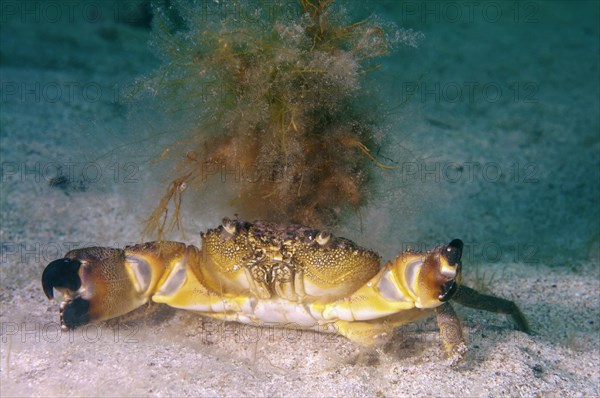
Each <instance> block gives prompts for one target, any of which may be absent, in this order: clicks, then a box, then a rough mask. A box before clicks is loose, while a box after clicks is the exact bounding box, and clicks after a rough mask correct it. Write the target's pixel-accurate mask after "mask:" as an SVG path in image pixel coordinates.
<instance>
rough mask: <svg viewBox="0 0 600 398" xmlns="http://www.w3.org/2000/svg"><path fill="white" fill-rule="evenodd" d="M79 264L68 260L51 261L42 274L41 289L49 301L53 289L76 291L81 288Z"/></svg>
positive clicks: (52, 295) (77, 261) (76, 261)
mask: <svg viewBox="0 0 600 398" xmlns="http://www.w3.org/2000/svg"><path fill="white" fill-rule="evenodd" d="M80 266H81V262H80V261H79V260H74V259H70V258H61V259H60V260H55V261H52V262H51V263H50V264H48V265H47V266H46V269H44V272H43V273H42V287H43V288H44V293H45V294H46V297H48V298H49V299H51V298H53V297H54V291H53V289H54V288H55V287H61V288H67V289H69V290H72V291H76V290H78V289H79V288H80V287H81V279H80V278H79V273H78V271H79V267H80Z"/></svg>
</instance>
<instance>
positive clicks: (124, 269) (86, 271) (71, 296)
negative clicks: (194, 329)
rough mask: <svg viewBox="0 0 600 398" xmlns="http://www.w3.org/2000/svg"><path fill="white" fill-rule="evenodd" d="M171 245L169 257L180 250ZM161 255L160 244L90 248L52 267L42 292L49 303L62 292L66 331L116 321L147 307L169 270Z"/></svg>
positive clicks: (70, 254) (166, 247) (46, 272)
mask: <svg viewBox="0 0 600 398" xmlns="http://www.w3.org/2000/svg"><path fill="white" fill-rule="evenodd" d="M171 246H173V245H163V246H161V247H164V250H163V251H164V252H166V253H171V252H178V251H180V250H181V249H180V248H179V246H176V245H175V246H173V247H171ZM184 247H185V245H184ZM159 251H160V250H158V249H157V245H155V244H146V245H137V246H131V247H127V248H125V250H121V249H112V248H106V247H88V248H85V249H77V250H72V251H70V252H68V253H67V254H66V255H65V258H62V259H59V260H56V261H53V262H51V263H50V264H48V266H47V267H46V269H45V270H44V272H43V274H42V288H43V289H44V293H45V294H46V296H47V297H48V298H50V299H51V298H53V297H54V289H56V290H58V291H59V292H60V293H62V296H63V297H62V302H61V303H60V324H61V327H62V329H64V330H68V329H73V328H76V327H77V326H81V325H84V324H86V323H89V322H93V321H100V320H105V319H110V318H114V317H117V316H120V315H123V314H125V313H127V312H129V311H132V310H134V309H136V308H137V307H139V306H141V305H143V304H144V303H146V302H148V300H149V298H150V296H151V294H152V293H153V292H154V288H155V286H156V284H157V282H158V280H159V278H160V277H161V275H162V271H163V270H164V264H163V262H162V261H161V259H160V255H158V254H157V253H158V252H159Z"/></svg>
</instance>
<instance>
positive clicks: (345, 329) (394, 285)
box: [42, 219, 529, 363]
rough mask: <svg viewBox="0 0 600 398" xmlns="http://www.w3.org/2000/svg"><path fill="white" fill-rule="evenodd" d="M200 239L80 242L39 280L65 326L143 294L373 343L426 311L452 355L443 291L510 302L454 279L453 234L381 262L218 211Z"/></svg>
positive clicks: (117, 311) (344, 244)
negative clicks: (217, 220)
mask: <svg viewBox="0 0 600 398" xmlns="http://www.w3.org/2000/svg"><path fill="white" fill-rule="evenodd" d="M201 236H202V250H199V249H198V248H196V247H195V246H192V245H185V244H184V243H179V242H166V241H161V242H150V243H144V244H140V245H135V246H128V247H126V248H125V249H123V250H121V249H112V248H104V247H89V248H85V249H77V250H72V251H70V252H68V253H67V254H66V255H65V258H63V259H60V260H56V261H53V262H51V263H50V264H48V266H47V267H46V269H45V270H44V272H43V274H42V286H43V289H44V292H45V294H46V296H47V297H48V298H53V296H54V291H53V289H57V290H59V291H60V292H61V293H62V294H63V301H62V303H61V304H60V322H61V325H62V327H63V329H65V330H66V329H70V328H75V327H77V326H79V325H82V324H86V323H88V322H92V321H99V320H105V319H110V318H114V317H118V316H120V315H123V314H125V313H127V312H129V311H132V310H133V309H135V308H137V307H139V306H141V305H143V304H144V303H146V302H148V300H150V299H152V301H154V302H157V303H165V304H168V305H170V306H172V307H176V308H182V309H186V310H192V311H196V312H198V313H200V314H201V315H205V316H209V317H213V318H218V319H222V320H227V321H236V322H242V323H248V324H253V325H289V324H293V325H294V327H296V328H300V329H312V330H317V331H320V332H331V333H338V334H341V335H343V336H346V337H347V338H349V339H350V340H352V341H355V342H358V343H360V344H363V345H372V344H374V343H375V342H377V341H378V340H379V339H381V338H382V337H384V336H386V335H390V334H391V332H393V330H394V329H395V328H396V327H398V326H400V325H402V324H405V323H408V322H412V321H414V320H416V319H419V318H422V317H425V316H428V315H430V314H432V313H435V314H436V316H437V322H438V326H439V329H440V335H441V340H442V342H443V345H444V348H445V350H446V353H447V355H448V357H449V358H450V360H451V362H453V363H455V362H457V361H458V360H459V359H460V358H461V357H462V356H463V354H464V353H465V351H466V346H465V344H464V340H463V337H462V330H461V326H460V322H459V320H458V318H457V316H456V313H455V312H454V310H453V309H452V306H451V305H450V303H449V300H450V299H453V300H454V301H456V302H458V303H460V304H462V305H465V306H468V307H473V308H477V309H481V310H485V311H495V312H500V313H505V314H509V315H511V316H512V318H513V319H514V321H515V322H516V324H517V327H518V329H519V330H521V331H524V332H527V333H529V326H528V324H527V320H526V319H525V317H524V315H523V314H522V313H521V311H520V310H519V308H518V307H517V305H515V303H513V302H512V301H508V300H504V299H501V298H498V297H494V296H488V295H484V294H480V293H478V292H477V291H475V290H473V289H470V288H468V287H466V286H464V285H459V283H460V276H461V255H462V249H463V243H462V241H460V240H459V239H455V240H453V241H451V242H450V243H449V244H447V245H444V246H438V247H435V248H434V249H433V250H430V251H428V252H414V251H411V250H407V251H405V252H403V253H401V254H400V255H399V256H398V257H396V259H394V260H393V261H391V262H388V263H386V264H385V265H384V266H381V265H380V257H379V255H377V254H376V253H375V252H373V251H370V250H367V249H363V248H361V247H359V246H357V245H356V244H355V243H353V242H352V241H350V240H347V239H344V238H339V237H334V236H333V235H331V234H330V233H328V232H327V231H319V230H316V229H311V228H307V227H304V226H301V225H288V226H284V225H279V224H274V223H269V222H265V221H256V222H254V223H250V222H244V221H239V220H230V219H224V220H223V224H222V225H220V226H219V227H218V228H215V229H211V230H209V231H208V232H206V233H205V234H202V235H201Z"/></svg>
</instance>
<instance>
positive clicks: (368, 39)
mask: <svg viewBox="0 0 600 398" xmlns="http://www.w3.org/2000/svg"><path fill="white" fill-rule="evenodd" d="M259 4H260V3H259ZM294 6H297V7H295V8H290V4H289V3H283V2H282V3H272V2H271V3H269V7H268V8H267V7H266V6H264V5H263V6H260V5H257V3H252V6H250V5H248V4H247V3H245V2H240V3H236V4H235V9H236V10H237V11H236V13H233V14H229V15H226V16H225V17H223V18H218V17H210V16H209V17H207V13H206V9H201V8H200V6H198V7H196V8H195V7H193V6H190V5H189V3H184V2H181V3H177V7H174V6H160V5H158V6H155V9H154V15H155V18H154V23H153V25H154V26H153V31H154V32H153V33H154V39H153V44H154V46H155V47H156V48H157V49H158V50H159V53H160V54H161V55H162V56H163V58H164V61H165V62H164V64H163V66H162V67H161V68H160V69H159V70H157V71H155V72H154V73H152V74H151V75H150V76H147V77H146V78H144V79H143V80H141V81H140V82H139V84H138V87H137V88H138V89H139V93H138V94H137V95H148V94H150V95H151V96H152V97H153V98H155V100H157V101H158V102H159V105H160V107H161V111H162V112H164V117H165V118H172V120H173V123H172V125H174V126H177V128H178V129H179V130H180V131H177V132H176V133H175V134H174V137H175V136H176V137H177V138H176V139H174V141H175V142H174V143H173V144H171V145H170V146H169V147H168V148H167V149H165V151H164V152H163V156H162V158H167V157H169V158H175V159H177V165H176V166H175V167H174V169H173V170H172V171H170V175H169V179H170V183H169V184H168V187H167V190H166V193H165V194H164V196H163V197H162V198H161V200H160V201H159V203H158V205H157V206H156V208H155V209H154V211H153V212H152V214H151V216H150V218H149V219H148V222H147V225H146V229H145V231H144V234H145V235H148V234H153V233H157V234H158V236H159V237H163V236H164V234H165V233H168V232H169V231H170V230H172V229H173V228H174V227H175V226H177V225H179V224H180V217H181V216H180V214H181V213H180V212H181V203H182V199H183V197H184V195H185V193H186V192H187V191H188V190H189V189H190V188H194V189H195V190H198V189H199V188H200V187H201V186H202V185H203V184H204V185H205V184H206V183H207V176H210V175H214V174H218V175H220V176H221V177H223V176H225V177H229V179H228V180H227V178H226V180H227V181H223V182H234V183H235V184H234V186H233V188H232V184H221V186H219V185H218V184H217V188H216V189H217V190H219V189H222V190H223V192H224V194H225V195H226V197H228V199H229V204H230V205H232V206H233V207H234V209H233V210H234V211H235V212H238V213H240V214H243V215H244V217H248V218H262V219H268V220H271V221H276V222H298V223H303V224H306V225H312V226H315V227H321V226H328V227H331V226H333V225H335V224H336V223H338V222H339V221H340V220H341V219H343V217H344V216H345V215H347V214H349V213H352V212H358V211H359V209H360V208H361V207H362V206H364V205H365V204H366V203H367V201H368V199H369V195H370V193H372V192H373V189H374V187H373V185H374V183H373V174H374V173H375V172H377V170H380V169H385V168H387V167H389V166H386V165H384V164H383V163H382V162H380V161H379V160H378V159H377V157H376V156H374V155H373V150H374V149H377V148H380V147H382V146H384V145H385V136H384V134H381V132H380V131H379V130H378V123H380V122H381V119H382V118H383V116H382V112H381V111H379V109H380V106H379V105H378V102H377V100H376V99H375V98H373V95H372V94H371V93H370V92H369V90H367V89H365V86H366V85H367V84H368V83H371V82H368V81H367V75H368V73H369V72H370V71H372V70H374V69H376V68H377V67H378V65H377V63H376V61H375V60H376V59H377V58H379V57H382V56H385V55H386V54H388V53H389V52H390V51H392V50H393V47H394V46H395V45H397V44H398V43H402V44H406V45H413V46H414V45H415V43H416V42H417V41H418V40H420V39H421V36H422V34H420V33H415V32H412V31H402V30H399V29H398V28H396V27H395V26H394V25H392V24H387V23H382V22H380V21H377V20H376V19H375V18H373V17H370V18H367V19H365V20H360V21H357V22H349V21H348V19H349V18H348V16H347V15H348V13H347V12H346V11H345V10H344V9H342V7H340V6H338V5H337V4H334V3H333V2H331V1H314V2H310V1H307V0H302V1H300V2H299V3H298V4H294ZM161 116H162V115H161ZM234 177H235V178H234ZM201 201H202V200H200V202H201ZM196 202H197V201H196ZM196 202H195V205H197V206H201V203H196Z"/></svg>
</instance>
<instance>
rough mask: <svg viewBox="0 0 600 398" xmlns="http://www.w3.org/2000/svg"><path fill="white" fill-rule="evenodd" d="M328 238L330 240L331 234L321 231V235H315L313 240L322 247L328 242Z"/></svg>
mask: <svg viewBox="0 0 600 398" xmlns="http://www.w3.org/2000/svg"><path fill="white" fill-rule="evenodd" d="M330 238H331V234H330V233H329V232H327V231H321V233H320V234H319V235H317V237H316V238H315V240H316V241H317V243H318V244H319V245H321V246H324V245H326V244H327V243H328V242H329V239H330Z"/></svg>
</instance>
